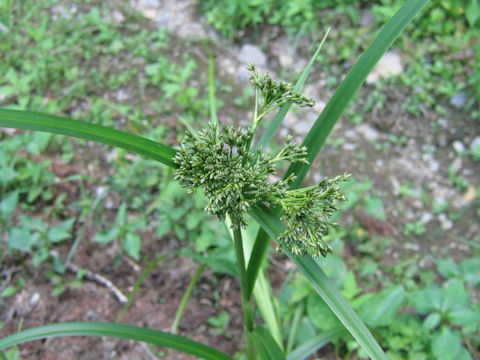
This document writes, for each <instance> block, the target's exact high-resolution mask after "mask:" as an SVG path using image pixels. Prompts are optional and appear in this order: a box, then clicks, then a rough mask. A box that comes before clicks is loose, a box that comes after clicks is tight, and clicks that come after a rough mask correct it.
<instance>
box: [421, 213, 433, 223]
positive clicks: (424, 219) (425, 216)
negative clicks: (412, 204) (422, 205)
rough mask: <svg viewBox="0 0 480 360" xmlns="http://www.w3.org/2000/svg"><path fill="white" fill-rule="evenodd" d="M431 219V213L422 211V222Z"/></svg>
mask: <svg viewBox="0 0 480 360" xmlns="http://www.w3.org/2000/svg"><path fill="white" fill-rule="evenodd" d="M432 219H433V215H432V214H430V213H424V214H423V215H422V218H421V221H422V223H423V224H427V223H429V222H430V221H431V220H432Z"/></svg>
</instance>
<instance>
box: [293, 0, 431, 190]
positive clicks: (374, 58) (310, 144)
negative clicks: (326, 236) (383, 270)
mask: <svg viewBox="0 0 480 360" xmlns="http://www.w3.org/2000/svg"><path fill="white" fill-rule="evenodd" d="M427 2H428V0H407V2H406V3H405V5H403V6H402V7H401V8H400V10H398V12H397V13H396V14H395V15H394V16H393V18H392V19H391V20H390V21H389V22H388V23H387V24H386V25H385V26H384V28H383V29H382V30H381V31H380V32H379V34H378V35H377V37H376V38H375V40H373V42H372V43H371V44H370V46H369V47H368V48H367V50H365V52H364V53H363V54H362V56H361V57H360V58H359V59H358V61H357V62H356V63H355V65H354V66H353V67H352V69H351V70H350V71H349V73H348V75H347V76H346V77H345V79H344V80H343V81H342V83H341V84H340V86H339V87H338V89H337V90H336V91H335V94H334V95H333V96H332V98H331V99H330V101H329V102H328V104H327V105H326V107H325V109H324V110H323V111H322V113H321V114H320V115H319V116H318V118H317V120H316V121H315V124H314V125H313V126H312V128H311V129H310V132H309V133H308V134H307V136H306V138H305V140H304V142H303V144H302V145H303V146H306V147H307V149H308V150H307V160H308V162H309V164H304V163H299V162H298V163H294V164H292V165H291V166H290V167H289V169H288V171H287V173H286V175H285V176H289V175H290V174H292V173H293V174H295V175H296V176H297V178H296V179H295V181H294V182H293V183H292V187H293V188H297V187H299V186H300V185H301V183H302V182H303V180H304V179H305V176H306V175H307V172H308V170H309V169H310V167H311V166H312V164H313V162H314V161H315V159H316V157H317V155H318V153H319V152H320V150H321V148H322V146H323V144H324V143H325V140H326V139H327V137H328V135H329V134H330V132H331V131H332V129H333V126H334V125H335V124H336V123H337V121H338V119H340V117H341V116H342V114H343V112H344V111H345V109H346V108H347V106H348V104H349V103H350V101H351V100H352V99H353V97H354V96H355V94H356V93H357V91H358V89H359V88H360V87H361V86H362V84H363V83H364V81H365V79H366V78H367V76H368V74H369V73H370V72H371V71H372V70H373V68H374V66H375V65H376V64H377V62H378V61H379V60H380V58H381V57H382V56H383V54H384V53H385V52H386V51H387V49H388V48H389V47H390V46H391V45H392V43H393V42H394V41H395V39H397V37H398V36H399V35H400V34H401V33H402V31H403V30H404V29H405V27H406V26H407V25H408V24H409V23H410V21H411V20H412V19H413V17H414V16H415V15H416V14H417V13H418V12H419V11H420V10H421V9H422V8H423V7H424V6H425V5H426V4H427Z"/></svg>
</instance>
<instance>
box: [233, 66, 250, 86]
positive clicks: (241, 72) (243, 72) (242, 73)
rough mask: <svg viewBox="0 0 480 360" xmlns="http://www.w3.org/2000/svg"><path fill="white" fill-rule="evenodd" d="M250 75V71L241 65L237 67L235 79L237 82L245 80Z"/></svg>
mask: <svg viewBox="0 0 480 360" xmlns="http://www.w3.org/2000/svg"><path fill="white" fill-rule="evenodd" d="M250 75H252V73H251V72H250V71H248V70H247V68H246V67H245V66H244V65H241V66H239V67H238V69H237V80H238V81H239V82H247V81H248V79H249V78H250Z"/></svg>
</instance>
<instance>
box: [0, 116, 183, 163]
mask: <svg viewBox="0 0 480 360" xmlns="http://www.w3.org/2000/svg"><path fill="white" fill-rule="evenodd" d="M0 127H11V128H16V129H24V130H36V131H44V132H50V133H55V134H61V135H67V136H73V137H77V138H81V139H87V140H92V141H97V142H100V143H103V144H106V145H111V146H116V147H119V148H123V149H126V150H129V151H132V152H134V153H137V154H140V155H143V156H146V157H148V158H151V159H154V160H157V161H159V162H161V163H163V164H165V165H167V166H170V167H175V164H174V162H173V157H174V156H175V153H176V151H175V149H173V148H171V147H169V146H166V145H162V144H160V143H158V142H156V141H152V140H149V139H147V138H144V137H141V136H138V135H134V134H129V133H126V132H124V131H119V130H115V129H110V128H108V127H105V126H100V125H95V124H91V123H87V122H84V121H79V120H73V119H68V118H64V117H59V116H54V115H45V114H38V113H33V112H29V111H20V110H10V109H0Z"/></svg>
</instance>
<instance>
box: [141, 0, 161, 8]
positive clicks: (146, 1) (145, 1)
mask: <svg viewBox="0 0 480 360" xmlns="http://www.w3.org/2000/svg"><path fill="white" fill-rule="evenodd" d="M160 5H161V4H160V0H138V6H140V7H150V8H154V7H160Z"/></svg>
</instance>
